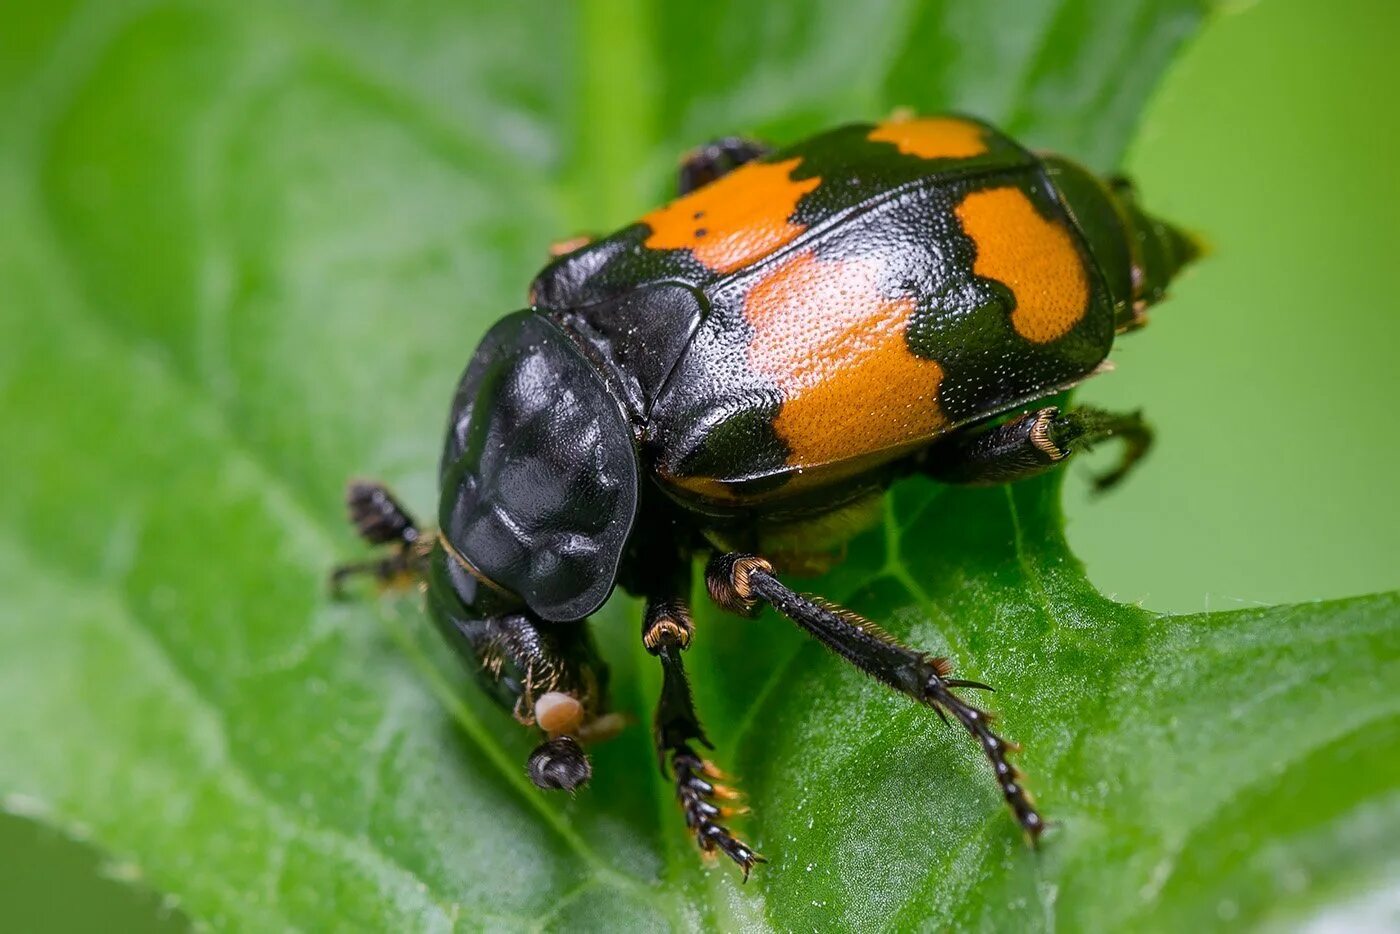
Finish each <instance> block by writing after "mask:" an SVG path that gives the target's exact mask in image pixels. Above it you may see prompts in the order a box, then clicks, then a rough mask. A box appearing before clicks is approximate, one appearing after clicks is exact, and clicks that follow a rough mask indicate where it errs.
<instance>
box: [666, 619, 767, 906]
mask: <svg viewBox="0 0 1400 934" xmlns="http://www.w3.org/2000/svg"><path fill="white" fill-rule="evenodd" d="M694 632H695V624H694V623H693V622H691V618H690V610H689V608H688V607H687V606H686V605H685V603H684V602H683V601H681V600H680V599H675V598H673V599H669V600H666V599H656V600H649V601H648V602H647V610H646V617H645V620H644V622H643V624H642V644H643V645H645V646H646V650H647V651H648V652H650V653H651V654H652V655H655V656H656V657H657V658H658V659H660V661H661V671H662V682H661V699H660V700H659V701H658V703H657V705H656V723H655V727H654V736H655V739H656V753H657V757H658V758H659V759H660V760H661V763H660V764H661V771H662V774H665V772H666V758H667V756H669V757H670V759H671V772H672V774H673V777H674V778H675V782H676V799H677V800H678V801H679V802H680V805H681V810H682V811H683V812H684V813H685V824H686V826H687V827H689V828H690V831H691V833H693V834H694V835H695V842H696V844H697V845H699V847H700V850H701V852H703V853H706V854H709V853H714V852H715V851H716V850H719V851H720V852H722V853H724V855H726V856H728V857H729V858H730V859H732V860H733V861H734V862H735V863H736V864H738V866H739V868H740V869H742V870H743V872H744V879H745V881H747V880H748V878H749V871H750V870H752V869H753V866H754V863H761V862H763V861H764V860H763V857H761V856H759V855H758V854H757V853H755V852H754V851H753V849H752V848H751V847H750V846H749V845H748V844H747V843H745V842H744V841H742V840H740V839H739V838H738V837H736V836H734V833H733V831H731V830H730V829H729V828H728V827H726V826H725V825H724V821H725V820H726V819H727V818H728V817H729V816H730V815H731V814H733V813H734V811H733V809H732V808H731V807H728V806H726V805H724V804H720V803H718V802H719V801H724V800H733V799H734V798H736V797H737V796H738V793H737V792H736V791H734V790H733V789H731V788H728V787H726V786H724V785H722V784H720V783H719V782H718V781H717V780H718V779H720V778H722V777H723V776H722V775H721V774H720V772H719V770H718V769H716V768H715V767H714V765H712V764H711V763H710V762H708V761H706V760H705V759H703V758H701V757H700V755H699V754H697V753H696V752H695V749H694V747H693V746H692V745H691V744H692V743H699V744H700V745H702V746H704V747H706V748H710V741H709V740H708V739H706V738H705V731H704V730H703V729H702V728H701V726H700V719H699V718H698V717H697V716H696V715H695V702H694V700H693V698H692V697H691V694H690V682H689V680H688V679H687V678H686V674H685V666H684V663H683V662H682V661H681V653H682V652H684V651H685V649H686V648H687V647H688V646H689V645H690V640H691V638H692V636H693V635H694Z"/></svg>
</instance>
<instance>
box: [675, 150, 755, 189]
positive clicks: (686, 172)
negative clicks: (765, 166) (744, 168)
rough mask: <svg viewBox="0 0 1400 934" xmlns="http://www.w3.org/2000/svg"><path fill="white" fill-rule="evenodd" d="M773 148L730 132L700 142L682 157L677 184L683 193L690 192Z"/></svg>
mask: <svg viewBox="0 0 1400 934" xmlns="http://www.w3.org/2000/svg"><path fill="white" fill-rule="evenodd" d="M770 151H771V147H769V146H767V145H766V144H764V143H759V142H755V141H754V140H751V139H744V138H743V137H741V136H726V137H724V138H723V139H717V140H714V141H713V142H709V143H706V144H705V145H703V146H697V147H696V148H694V149H692V150H691V151H690V152H688V153H686V154H685V156H684V157H682V159H681V167H680V172H679V178H678V179H677V182H676V188H677V190H678V192H679V193H680V194H682V195H688V194H690V193H691V192H692V191H694V190H695V189H697V188H699V187H701V186H703V185H708V184H709V183H710V182H712V181H714V180H715V179H717V178H721V177H723V176H725V175H728V174H729V173H730V172H732V171H733V170H735V169H737V168H738V167H739V166H741V165H743V164H744V163H746V162H752V161H753V160H755V159H761V158H763V157H764V156H766V155H767V154H768V153H769V152H770Z"/></svg>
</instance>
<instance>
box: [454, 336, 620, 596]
mask: <svg viewBox="0 0 1400 934" xmlns="http://www.w3.org/2000/svg"><path fill="white" fill-rule="evenodd" d="M637 496H638V464H637V454H636V448H635V446H634V443H633V439H632V432H631V428H630V426H629V424H628V422H627V419H626V418H625V416H624V415H623V411H622V406H621V404H620V403H619V402H618V401H617V398H616V397H615V396H614V395H613V393H612V392H611V391H609V389H608V387H607V385H606V384H605V383H604V381H603V378H602V377H601V376H600V375H599V373H598V371H597V369H596V368H595V367H594V366H593V365H592V364H591V363H589V361H588V360H587V359H586V358H585V357H584V356H583V355H582V353H580V351H579V350H578V349H577V348H576V347H575V346H574V344H573V343H572V341H570V339H569V338H568V337H566V336H565V335H564V334H563V332H561V331H560V330H559V329H558V328H556V327H555V326H554V324H552V323H551V322H550V321H549V320H548V319H546V318H544V317H542V316H540V315H538V314H536V313H534V312H531V311H521V312H517V313H515V314H513V315H510V316H509V317H507V318H504V319H502V320H501V321H500V322H499V323H498V324H497V325H496V326H495V327H493V328H492V329H491V330H490V332H488V333H487V335H486V337H485V338H484V339H483V340H482V342H481V346H480V347H478V348H477V351H476V354H475V355H474V356H473V357H472V360H471V363H470V364H469V365H468V367H467V371H466V373H465V374H464V375H463V377H462V381H461V383H460V384H459V386H458V388H457V396H456V399H455V400H454V402H453V406H452V418H451V422H450V424H449V429H448V438H447V445H446V449H445V450H444V452H443V461H442V503H441V507H440V515H439V519H440V522H441V525H442V531H443V535H444V537H445V538H446V539H447V542H448V543H449V545H450V546H451V548H452V549H453V550H455V551H456V552H457V553H458V556H459V557H460V558H461V559H463V560H465V561H466V562H468V563H469V564H470V565H471V567H472V568H474V569H475V571H476V572H477V573H478V574H479V575H480V576H481V577H482V578H485V579H486V580H487V581H490V582H491V584H492V585H494V587H495V588H498V589H499V590H500V591H503V592H505V594H507V595H513V596H516V597H518V598H519V599H520V601H521V602H522V603H524V604H525V606H526V607H528V608H529V610H530V611H531V612H532V613H534V614H535V615H536V616H538V617H540V618H541V619H545V620H549V621H556V622H562V621H567V620H575V619H582V618H583V617H585V616H587V615H588V614H589V613H592V612H593V611H594V610H596V609H597V608H598V607H599V606H601V605H602V604H603V602H604V601H605V600H607V598H608V595H609V594H610V593H611V592H612V588H613V584H614V582H615V580H616V578H617V568H618V563H619V562H620V561H621V560H622V552H623V548H624V547H625V546H626V543H627V537H628V535H629V534H630V533H631V530H632V523H633V520H634V518H635V516H636V511H637Z"/></svg>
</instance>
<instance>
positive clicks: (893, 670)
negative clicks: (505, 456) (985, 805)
mask: <svg viewBox="0 0 1400 934" xmlns="http://www.w3.org/2000/svg"><path fill="white" fill-rule="evenodd" d="M705 582H706V584H707V585H708V587H709V590H710V595H711V597H713V598H714V601H715V602H716V603H718V604H719V605H720V606H721V607H724V608H725V609H727V610H730V611H732V612H736V613H741V614H748V613H751V612H752V611H753V610H754V609H755V608H756V607H757V606H758V605H759V604H760V603H767V604H769V605H770V606H772V607H773V609H775V610H777V611H778V612H779V613H781V614H783V615H784V616H786V617H787V618H788V619H790V620H792V621H793V622H794V623H796V624H797V625H799V626H801V627H802V628H803V629H805V630H806V631H807V632H809V633H811V634H812V635H813V636H816V637H817V639H818V640H820V641H821V642H822V643H823V644H825V645H826V647H827V648H829V649H831V650H832V651H834V652H835V653H836V654H837V655H840V656H841V657H842V658H844V659H846V661H848V662H850V663H851V664H853V665H855V666H856V667H857V668H859V669H861V670H862V671H864V672H865V673H866V674H868V675H871V676H872V677H874V678H875V679H877V680H879V681H883V682H884V683H885V684H887V685H889V686H890V687H892V688H894V689H895V690H896V691H900V692H902V693H904V694H907V695H908V696H910V697H912V698H913V699H914V700H916V701H919V702H920V703H922V704H927V705H928V706H930V707H932V708H933V709H934V710H935V711H936V712H937V713H938V714H939V716H942V717H943V718H944V719H945V720H946V719H947V716H948V715H949V714H951V715H952V716H953V718H954V719H956V720H957V721H958V722H959V723H961V724H962V725H963V727H964V728H965V729H966V730H967V731H968V733H970V734H972V736H973V738H974V739H976V740H977V742H978V744H979V745H981V747H982V751H983V752H984V753H985V754H986V756H987V759H988V761H990V762H991V764H992V770H993V772H995V773H996V781H997V785H998V786H1000V788H1001V793H1002V796H1003V797H1004V798H1005V799H1006V803H1007V805H1008V806H1009V807H1010V808H1011V811H1012V813H1013V814H1015V815H1016V820H1017V822H1018V823H1019V824H1020V825H1021V829H1022V830H1024V831H1025V833H1026V836H1027V837H1028V838H1029V839H1030V841H1031V843H1033V844H1034V843H1035V842H1036V840H1038V839H1039V837H1040V834H1041V831H1043V830H1044V829H1045V822H1044V820H1043V819H1042V818H1041V816H1040V812H1039V811H1037V810H1036V808H1035V804H1034V802H1033V801H1032V800H1031V796H1030V793H1029V792H1027V791H1026V789H1025V787H1024V786H1023V785H1022V784H1021V775H1020V773H1019V772H1018V771H1017V770H1016V767H1015V766H1013V765H1012V764H1011V763H1010V761H1008V759H1007V752H1008V751H1014V750H1015V749H1017V748H1019V747H1017V746H1016V745H1015V744H1014V743H1010V742H1008V741H1007V740H1004V739H1002V738H1001V737H1000V736H998V735H997V734H996V733H995V732H993V731H992V728H991V716H990V715H989V714H988V713H986V712H985V711H983V710H981V709H979V708H977V707H974V706H972V705H971V704H969V703H967V702H966V701H964V700H963V699H962V698H960V697H958V696H957V695H956V694H954V693H953V688H981V689H984V690H990V689H989V688H987V686H986V685H985V684H980V683H978V682H976V681H964V680H962V679H959V678H950V677H948V673H949V671H950V670H951V665H950V664H949V663H948V660H947V659H946V658H934V657H932V656H930V655H928V654H926V653H924V652H920V651H918V650H916V649H912V648H909V647H908V646H906V645H903V644H901V643H900V642H899V641H898V640H897V639H895V638H894V637H893V636H891V635H890V634H889V633H887V632H885V631H884V630H883V629H881V628H880V627H879V626H877V625H875V624H874V623H872V622H870V621H869V620H866V619H862V618H861V617H859V616H857V615H856V614H855V613H852V612H851V611H849V610H845V609H842V608H840V607H837V606H833V605H831V604H829V603H827V602H825V601H823V600H821V599H819V598H815V597H809V596H806V595H804V594H799V593H796V592H795V591H793V590H790V589H789V588H788V587H786V586H785V585H784V584H783V583H782V582H781V581H779V580H778V579H777V577H775V576H774V575H773V566H772V565H771V564H769V563H768V562H767V561H765V560H764V559H763V558H759V557H756V556H754V555H743V554H734V553H731V554H722V555H716V556H715V557H714V558H713V559H712V560H711V561H710V566H709V569H708V571H707V572H706V575H705Z"/></svg>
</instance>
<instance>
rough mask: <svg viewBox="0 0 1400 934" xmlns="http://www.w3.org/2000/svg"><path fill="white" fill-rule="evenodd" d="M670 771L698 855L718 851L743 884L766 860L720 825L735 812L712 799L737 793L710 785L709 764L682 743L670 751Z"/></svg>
mask: <svg viewBox="0 0 1400 934" xmlns="http://www.w3.org/2000/svg"><path fill="white" fill-rule="evenodd" d="M671 771H672V772H673V773H674V774H675V778H676V798H677V799H678V800H679V801H680V803H681V810H682V811H684V812H685V825H686V826H687V827H689V828H690V831H691V832H692V833H693V834H695V842H696V844H698V845H699V847H700V850H701V852H702V853H713V852H715V851H716V850H718V851H719V852H721V853H723V854H724V855H725V856H728V857H729V858H730V859H731V860H733V861H734V863H735V864H736V865H738V867H739V868H740V869H741V870H742V871H743V873H744V881H745V882H747V881H749V873H750V872H751V871H752V870H753V867H754V864H756V863H764V862H767V860H765V859H764V858H763V857H762V856H760V855H758V854H757V853H755V852H754V851H753V848H752V847H750V846H749V845H748V844H747V843H745V842H744V841H743V840H740V839H739V838H738V837H736V836H734V833H733V832H732V831H731V830H730V829H729V828H728V827H725V826H724V825H723V824H722V823H720V821H721V820H723V819H724V818H725V817H727V816H729V815H731V814H735V813H738V810H737V809H735V808H733V807H732V806H726V805H721V804H718V803H716V800H715V799H716V798H720V799H730V800H734V799H736V798H737V797H739V793H738V792H736V791H734V790H733V789H731V788H729V787H727V786H724V785H720V784H718V783H716V782H714V781H713V780H712V779H713V778H715V777H716V776H715V775H714V770H713V769H712V768H710V767H709V763H707V762H706V761H705V760H704V759H701V758H700V757H699V756H698V755H696V754H695V751H694V750H693V749H691V748H690V746H689V745H687V744H685V743H682V744H681V745H680V746H678V747H676V749H675V750H673V752H672V754H671Z"/></svg>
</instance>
